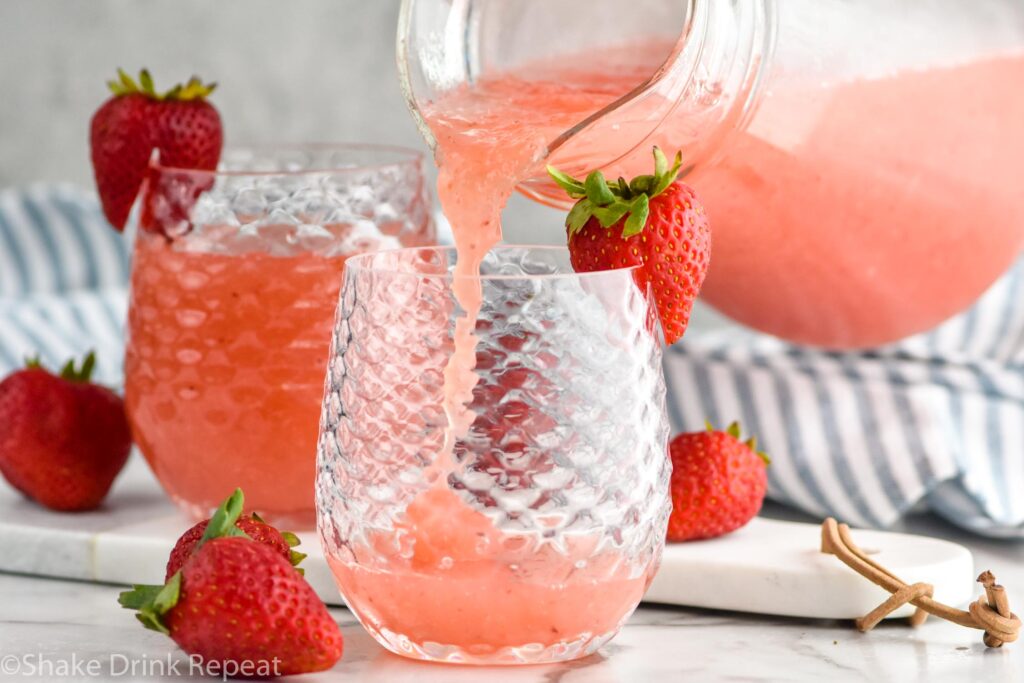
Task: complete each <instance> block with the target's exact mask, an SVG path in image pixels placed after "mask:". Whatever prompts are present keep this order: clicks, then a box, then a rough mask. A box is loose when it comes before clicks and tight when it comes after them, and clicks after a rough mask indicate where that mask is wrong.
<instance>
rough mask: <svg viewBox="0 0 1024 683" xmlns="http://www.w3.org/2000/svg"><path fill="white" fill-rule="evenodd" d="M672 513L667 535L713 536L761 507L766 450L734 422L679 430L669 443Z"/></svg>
mask: <svg viewBox="0 0 1024 683" xmlns="http://www.w3.org/2000/svg"><path fill="white" fill-rule="evenodd" d="M668 448H669V455H670V457H671V458H672V481H671V484H670V485H669V491H670V494H671V496H672V514H671V516H670V517H669V520H668V540H669V541H691V540H697V539H702V538H714V537H715V536H722V535H724V534H727V533H729V532H731V531H735V530H736V529H739V528H740V527H742V526H744V525H745V524H746V523H747V522H749V521H750V520H751V519H753V518H754V517H755V516H756V515H757V513H758V512H759V511H760V510H761V505H762V504H763V503H764V496H765V492H766V491H767V489H768V474H767V469H768V468H767V465H768V463H769V459H768V456H767V455H765V454H764V453H761V452H759V451H758V450H757V441H756V440H755V439H754V438H753V437H751V438H750V439H748V440H746V441H741V440H740V426H739V423H737V422H733V423H732V424H731V425H729V427H728V429H726V430H725V431H719V430H715V429H713V428H712V427H711V425H708V428H707V431H703V432H687V433H685V434H679V435H678V436H676V437H675V438H673V439H672V441H671V442H670V443H669V446H668Z"/></svg>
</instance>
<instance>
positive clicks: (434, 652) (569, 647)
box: [363, 624, 619, 666]
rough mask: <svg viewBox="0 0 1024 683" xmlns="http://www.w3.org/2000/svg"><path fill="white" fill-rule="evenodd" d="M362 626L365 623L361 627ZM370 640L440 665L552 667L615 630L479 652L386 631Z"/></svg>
mask: <svg viewBox="0 0 1024 683" xmlns="http://www.w3.org/2000/svg"><path fill="white" fill-rule="evenodd" d="M363 626H364V627H366V626H367V625H366V624H363ZM366 630H367V631H369V633H370V635H372V636H373V638H374V640H376V641H377V642H378V643H380V644H381V645H383V646H384V647H385V648H387V649H388V650H389V651H390V652H393V653H395V654H396V655H401V656H402V657H408V658H410V659H418V660H422V661H428V662H440V663H444V664H467V665H474V666H517V665H530V664H553V663H556V662H568V661H571V660H574V659H582V658H583V657H589V656H590V655H592V654H594V653H595V652H597V651H598V649H600V648H601V647H602V646H603V645H604V644H605V643H607V642H608V641H609V640H611V639H612V638H614V637H615V635H616V634H617V633H618V632H619V631H618V629H616V630H614V631H612V632H610V633H603V634H600V635H594V634H590V633H584V634H583V635H581V636H580V637H579V638H576V639H574V640H570V641H563V642H559V643H554V644H551V645H544V644H542V643H530V644H527V645H520V646H507V647H503V648H499V649H494V648H491V647H487V648H485V649H483V650H482V651H480V652H474V651H472V650H467V649H465V648H463V647H460V646H457V645H445V644H442V643H431V642H424V643H414V642H412V641H411V640H409V639H408V638H407V637H406V636H403V635H401V634H400V633H394V632H393V631H389V630H388V629H381V630H379V631H375V630H373V629H371V628H367V629H366Z"/></svg>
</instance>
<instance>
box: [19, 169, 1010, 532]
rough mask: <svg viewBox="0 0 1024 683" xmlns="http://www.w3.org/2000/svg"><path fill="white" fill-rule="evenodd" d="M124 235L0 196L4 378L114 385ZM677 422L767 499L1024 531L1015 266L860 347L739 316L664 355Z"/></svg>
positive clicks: (46, 193) (26, 199) (46, 201)
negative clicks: (952, 312)
mask: <svg viewBox="0 0 1024 683" xmlns="http://www.w3.org/2000/svg"><path fill="white" fill-rule="evenodd" d="M129 239H130V238H128V237H123V236H120V235H118V234H116V233H115V232H113V231H112V230H110V229H109V227H108V226H107V224H106V222H105V220H104V219H103V216H102V214H101V213H100V211H99V208H98V206H97V204H96V200H95V198H94V196H93V195H91V194H90V193H87V192H84V191H82V190H79V189H76V188H74V187H70V186H56V187H41V186H40V187H33V188H30V189H29V190H28V191H23V192H15V191H11V190H7V191H0V375H3V374H6V373H7V372H8V371H10V370H11V369H12V368H14V367H15V366H17V365H19V364H20V363H21V359H22V358H23V357H24V356H25V355H28V354H32V353H35V352H36V351H39V352H40V353H41V355H42V357H43V359H44V361H46V362H47V363H48V364H49V365H51V366H54V365H57V364H59V363H61V362H62V361H63V360H64V359H66V358H68V357H70V356H72V355H81V354H82V353H83V352H85V351H86V350H88V349H90V348H95V349H96V350H97V354H98V356H99V358H98V360H99V363H98V372H99V375H98V376H99V378H100V380H101V381H103V382H106V383H108V384H111V385H115V386H119V385H120V384H121V382H122V377H121V356H122V346H123V335H124V323H123V321H124V314H125V307H126V300H127V297H126V290H125V286H126V283H127V279H128V247H127V245H128V243H129ZM665 374H666V381H667V383H668V386H669V401H668V405H669V411H670V417H671V419H672V422H673V426H674V428H675V429H676V430H694V429H701V428H702V426H703V424H704V421H705V419H710V420H711V421H712V422H714V423H716V424H725V423H727V422H729V421H731V420H734V419H739V420H741V421H742V422H743V423H744V426H745V428H746V430H747V431H748V432H750V433H755V434H757V436H758V438H759V441H760V442H761V444H762V445H763V446H764V448H765V449H766V450H767V451H768V452H769V453H770V454H771V455H772V458H773V460H772V466H771V468H770V469H769V473H770V475H769V484H770V495H771V497H772V498H774V499H775V500H778V501H780V502H783V503H787V504H790V505H793V506H795V507H798V508H801V509H803V510H805V511H807V512H810V513H812V514H815V515H820V516H824V515H834V516H836V517H838V518H840V519H842V520H845V521H848V522H850V523H852V524H855V525H861V526H874V527H885V526H888V525H890V524H892V523H893V522H895V521H896V520H897V519H899V518H900V516H901V515H902V514H904V513H905V512H906V511H908V510H909V509H911V508H914V507H917V506H922V505H926V506H927V507H929V508H930V509H932V510H933V511H935V512H936V513H938V514H940V515H942V516H944V517H946V518H947V519H949V520H950V521H952V522H953V523H955V524H958V525H961V526H963V527H965V528H968V529H970V530H972V531H975V532H977V533H980V534H986V535H992V536H1006V537H1017V538H1024V262H1022V263H1021V264H1019V265H1018V266H1017V267H1016V268H1015V269H1014V270H1013V271H1012V272H1010V273H1009V274H1007V275H1006V276H1005V277H1004V278H1003V279H1002V280H1001V281H1000V282H998V283H997V284H996V285H995V286H993V287H992V288H991V289H990V290H989V292H987V293H986V295H985V296H984V297H983V298H982V299H981V300H979V302H978V303H977V304H976V305H975V307H974V308H972V309H971V310H969V311H968V312H966V313H964V314H963V315H961V316H958V317H957V318H954V319H952V320H950V321H949V322H947V323H945V324H944V325H942V326H941V327H940V328H938V329H936V330H935V331H933V332H932V333H929V334H925V335H920V336H917V337H913V338H911V339H907V340H905V341H903V342H901V343H899V344H896V345H893V346H890V347H887V348H883V349H878V350H876V351H872V352H868V353H826V352H822V351H816V350H811V349H803V348H799V347H795V346H792V345H789V344H786V343H784V342H781V341H779V340H776V339H773V338H771V337H767V336H764V335H760V334H757V333H754V332H750V331H745V330H741V329H739V328H736V327H730V328H728V329H725V330H722V331H719V332H713V333H698V334H691V335H689V336H688V337H687V339H686V340H685V341H684V342H683V343H682V344H678V345H676V346H674V347H672V348H671V349H669V350H668V352H667V353H666V357H665Z"/></svg>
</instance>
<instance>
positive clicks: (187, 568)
mask: <svg viewBox="0 0 1024 683" xmlns="http://www.w3.org/2000/svg"><path fill="white" fill-rule="evenodd" d="M243 502H244V498H243V495H242V492H241V491H240V490H236V491H235V493H234V494H232V496H231V497H229V498H228V499H227V500H226V501H224V503H223V504H222V505H221V506H220V507H219V508H218V509H217V511H216V512H215V513H214V515H213V516H212V517H211V518H210V519H209V520H207V521H206V522H203V523H201V525H202V527H201V528H202V529H203V531H202V533H201V535H200V536H199V538H198V539H196V538H195V535H196V529H198V528H200V527H199V526H198V525H197V526H196V527H193V528H192V529H189V530H188V531H186V532H185V534H183V535H182V537H181V538H180V539H178V542H177V544H176V545H175V548H174V550H173V551H172V552H171V557H170V559H169V561H168V572H169V573H170V572H171V570H172V569H173V570H174V571H173V573H170V576H169V578H168V579H167V581H166V583H165V584H164V585H162V586H135V587H134V588H133V589H132V590H130V591H125V592H124V593H121V595H120V597H119V599H118V602H119V603H120V604H121V606H122V607H125V608H128V609H133V610H137V612H138V614H137V615H136V616H137V618H138V619H139V621H140V622H142V624H143V625H144V626H145V627H146V628H148V629H152V630H154V631H159V632H161V633H165V634H167V635H169V636H170V637H171V639H173V640H174V642H175V643H177V644H178V645H179V646H180V647H181V649H182V650H184V651H185V652H186V653H188V654H189V655H197V656H199V657H201V658H202V660H203V661H204V662H206V663H211V662H215V663H217V664H218V665H219V669H220V670H223V671H237V672H243V674H244V669H243V667H245V666H248V667H250V668H251V667H253V666H257V667H260V666H262V664H265V663H268V662H270V663H272V664H273V670H272V672H273V674H274V675H280V676H288V675H292V674H301V673H309V672H313V671H323V670H324V669H329V668H331V667H332V666H334V664H335V663H336V662H337V661H338V660H339V659H340V658H341V655H342V650H343V646H344V641H343V639H342V635H341V631H340V630H339V628H338V624H337V623H335V621H334V620H333V619H332V618H331V615H330V613H328V611H327V608H326V607H325V606H324V603H323V602H322V601H321V600H320V598H319V597H317V595H316V593H315V592H313V589H312V588H311V587H310V586H309V584H308V583H306V580H305V578H303V576H302V573H301V571H300V570H299V569H297V568H296V567H295V566H293V563H297V562H298V561H299V560H301V556H297V555H296V554H293V551H291V550H290V548H291V546H292V545H294V544H295V543H297V539H295V538H294V536H292V535H291V534H282V533H281V532H279V531H277V530H276V529H274V528H273V527H271V526H269V525H267V524H266V523H264V522H262V521H261V520H259V518H255V517H253V516H251V515H250V516H242V508H243ZM250 533H252V534H253V535H252V536H250ZM249 675H250V676H251V675H252V674H249Z"/></svg>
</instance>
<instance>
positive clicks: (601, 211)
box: [594, 201, 631, 228]
mask: <svg viewBox="0 0 1024 683" xmlns="http://www.w3.org/2000/svg"><path fill="white" fill-rule="evenodd" d="M630 206H631V205H630V204H628V203H626V202H622V201H616V202H615V203H614V204H612V205H611V206H598V207H595V208H594V217H595V218H597V220H598V221H600V222H601V225H603V226H604V227H606V228H610V227H612V226H613V225H615V224H616V223H618V222H619V221H621V220H622V217H623V216H625V215H626V214H627V213H629V209H630Z"/></svg>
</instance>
